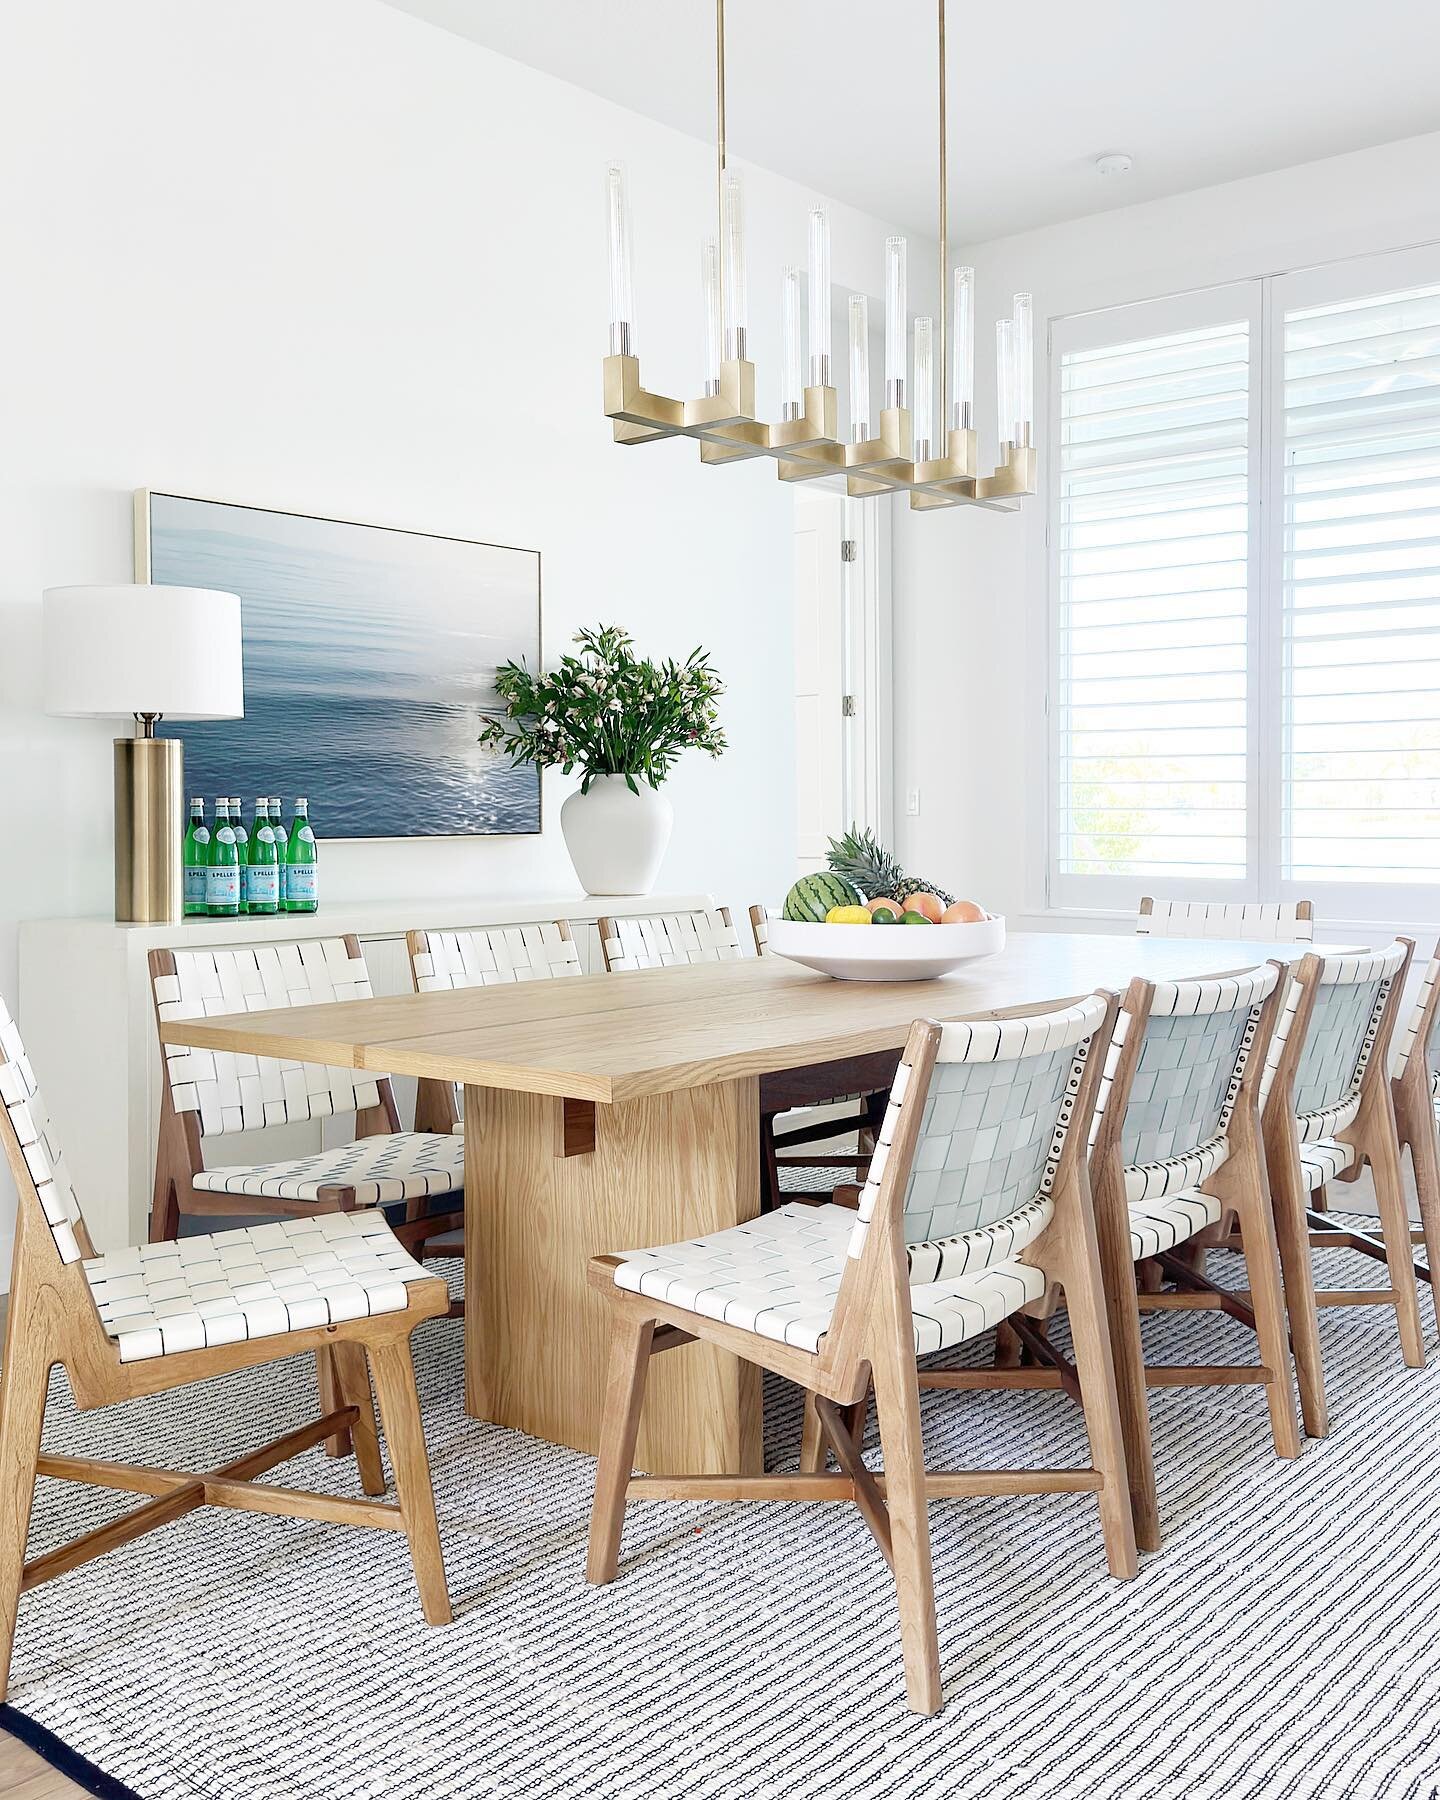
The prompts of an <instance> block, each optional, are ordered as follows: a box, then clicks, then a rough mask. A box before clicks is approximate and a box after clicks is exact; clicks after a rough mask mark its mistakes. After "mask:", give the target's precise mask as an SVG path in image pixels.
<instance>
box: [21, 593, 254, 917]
mask: <svg viewBox="0 0 1440 1800" xmlns="http://www.w3.org/2000/svg"><path fill="white" fill-rule="evenodd" d="M41 635H42V641H43V653H42V659H41V660H42V662H43V665H44V687H45V710H46V712H48V713H54V714H56V715H58V716H59V717H61V718H79V719H94V718H100V719H107V718H126V717H130V716H132V715H133V717H134V720H135V735H134V736H133V737H123V738H116V740H115V917H116V918H117V919H121V920H124V921H126V922H133V921H145V922H154V921H165V922H170V921H173V920H176V919H179V918H180V917H181V916H182V910H183V901H182V892H181V880H182V875H183V867H182V865H183V852H182V848H181V833H182V831H183V830H184V803H185V763H184V750H183V748H182V747H181V744H180V740H179V739H178V738H161V737H156V735H155V722H156V720H157V719H160V718H170V719H238V718H242V717H243V716H244V713H245V680H244V671H243V667H242V663H241V655H240V597H239V595H238V594H222V593H219V592H217V591H215V590H213V589H211V588H190V587H156V586H153V585H149V584H145V583H138V582H137V583H136V584H134V585H133V586H126V587H61V588H46V590H45V605H44V611H43V614H42V634H41Z"/></svg>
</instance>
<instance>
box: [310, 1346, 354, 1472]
mask: <svg viewBox="0 0 1440 1800" xmlns="http://www.w3.org/2000/svg"><path fill="white" fill-rule="evenodd" d="M315 1381H316V1385H317V1386H318V1388H319V1389H320V1410H321V1412H322V1413H328V1412H334V1411H335V1410H336V1409H337V1408H338V1407H341V1406H343V1405H344V1404H345V1401H344V1399H343V1397H342V1390H341V1385H340V1378H339V1376H338V1375H337V1373H336V1370H335V1352H334V1350H317V1351H316V1352H315ZM352 1448H353V1446H352V1443H351V1439H350V1433H349V1432H348V1431H337V1432H336V1433H335V1435H334V1437H328V1438H326V1440H325V1454H326V1455H327V1456H348V1455H349V1454H350V1451H351V1449H352Z"/></svg>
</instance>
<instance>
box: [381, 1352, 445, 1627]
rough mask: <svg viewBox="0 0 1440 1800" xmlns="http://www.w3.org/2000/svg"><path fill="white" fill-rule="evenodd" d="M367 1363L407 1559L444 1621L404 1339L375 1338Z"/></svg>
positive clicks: (426, 1600) (428, 1604)
mask: <svg viewBox="0 0 1440 1800" xmlns="http://www.w3.org/2000/svg"><path fill="white" fill-rule="evenodd" d="M369 1354H370V1368H371V1370H372V1372H373V1374H374V1376H375V1392H376V1393H377V1395H378V1396H379V1399H380V1419H381V1422H382V1424H383V1425H384V1427H385V1438H386V1441H387V1443H388V1444H389V1446H390V1467H391V1469H392V1470H393V1471H394V1475H395V1498H396V1501H397V1502H398V1504H399V1507H400V1516H401V1518H402V1519H403V1520H404V1522H405V1535H406V1537H408V1538H409V1540H410V1561H411V1563H412V1565H413V1566H414V1570H415V1585H416V1587H417V1588H419V1590H420V1605H421V1608H422V1609H423V1611H424V1614H425V1617H426V1619H427V1621H428V1622H429V1623H430V1624H431V1625H448V1624H449V1623H450V1620H451V1618H452V1617H453V1614H452V1613H451V1611H450V1592H449V1589H448V1587H447V1586H446V1582H445V1558H444V1555H443V1553H442V1552H441V1549H440V1524H439V1521H438V1520H437V1519H436V1517H435V1490H434V1488H433V1486H432V1485H431V1480H430V1459H429V1457H428V1456H427V1455H426V1452H425V1428H424V1426H423V1425H422V1423H421V1420H420V1396H419V1394H418V1393H417V1392H416V1389H415V1365H414V1364H413V1363H412V1361H411V1360H410V1345H409V1342H408V1340H406V1339H401V1340H400V1341H399V1342H396V1343H389V1344H376V1345H374V1346H373V1347H372V1348H371V1349H370V1353H369Z"/></svg>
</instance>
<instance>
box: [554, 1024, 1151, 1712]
mask: <svg viewBox="0 0 1440 1800" xmlns="http://www.w3.org/2000/svg"><path fill="white" fill-rule="evenodd" d="M1114 1016H1115V1002H1114V998H1113V996H1095V997H1092V998H1090V999H1086V1000H1083V1001H1081V1002H1079V1003H1078V1004H1076V1005H1071V1006H1065V1007H1062V1008H1060V1009H1058V1010H1056V1011H1053V1012H1045V1013H1040V1014H1037V1015H1032V1016H1029V1017H1026V1018H1019V1019H1003V1020H995V1019H987V1020H980V1021H970V1022H963V1023H947V1024H944V1025H940V1024H936V1023H933V1022H931V1021H928V1020H922V1021H919V1022H917V1023H916V1024H915V1026H914V1027H913V1028H912V1030H911V1032H910V1036H909V1039H908V1042H907V1044H906V1048H905V1053H904V1056H903V1058H902V1060H901V1063H900V1067H899V1069H898V1070H897V1072H896V1077H895V1083H894V1087H893V1089H892V1093H891V1100H890V1106H889V1108H888V1110H887V1112H886V1116H885V1121H884V1124H883V1126H882V1128H881V1134H880V1143H879V1145H878V1147H877V1149H876V1153H875V1158H874V1162H873V1163H872V1166H871V1172H870V1180H869V1181H868V1182H867V1183H866V1185H865V1188H864V1190H863V1192H862V1194H861V1197H860V1206H859V1211H858V1216H857V1214H856V1213H855V1212H852V1211H850V1210H848V1209H846V1208H845V1207H842V1206H834V1205H830V1206H819V1207H811V1206H785V1207H782V1208H781V1209H780V1210H779V1211H778V1212H773V1213H769V1214H767V1215H764V1216H762V1217H760V1218H757V1219H755V1220H753V1221H752V1222H750V1223H749V1224H746V1225H740V1226H736V1227H733V1228H732V1229H730V1230H728V1231H720V1232H716V1233H714V1234H712V1235H711V1236H708V1237H701V1238H696V1239H694V1240H692V1241H690V1242H688V1243H683V1244H671V1245H668V1246H665V1247H663V1248H659V1249H648V1250H639V1251H632V1252H630V1253H628V1254H626V1255H621V1256H606V1257H597V1258H595V1259H594V1260H593V1261H592V1263H591V1265H590V1280H591V1282H592V1284H593V1286H594V1287H595V1288H596V1290H597V1291H598V1292H599V1293H601V1294H602V1295H603V1296H605V1298H606V1300H607V1301H608V1303H609V1305H610V1308H611V1330H612V1336H611V1356H610V1370H609V1379H608V1385H607V1391H606V1400H605V1411H604V1417H603V1422H602V1428H601V1442H600V1461H599V1468H598V1471H597V1474H596V1487H595V1506H594V1511H593V1513H592V1515H591V1524H590V1548H589V1558H588V1562H587V1574H588V1578H589V1579H590V1580H591V1581H592V1582H597V1583H603V1582H608V1581H611V1580H613V1579H614V1577H615V1575H616V1572H617V1569H618V1562H619V1551H620V1539H621V1533H622V1530H623V1526H624V1518H625V1508H626V1502H627V1500H629V1499H632V1498H633V1499H639V1498H646V1497H650V1498H669V1499H705V1500H710V1501H714V1500H721V1499H736V1500H740V1499H744V1500H758V1499H773V1500H787V1501H793V1500H853V1501H854V1503H855V1505H856V1506H857V1508H858V1509H859V1512H860V1514H861V1516H862V1518H863V1519H864V1520H865V1523H866V1524H867V1526H868V1527H869V1528H870V1531H871V1532H872V1534H873V1535H874V1537H875V1539H876V1541H877V1543H878V1545H879V1547H880V1550H881V1553H882V1554H883V1555H884V1556H885V1558H886V1560H887V1562H888V1563H889V1564H890V1566H891V1569H892V1570H893V1572H894V1576H895V1587H896V1595H897V1599H898V1602H899V1611H900V1635H901V1643H902V1646H903V1650H904V1659H905V1686H906V1693H907V1696H908V1698H909V1702H910V1705H911V1707H912V1708H914V1710H915V1711H917V1712H922V1713H933V1712H937V1711H938V1710H939V1708H940V1705H941V1698H942V1696H941V1685H940V1667H939V1645H938V1638H937V1632H936V1621H935V1592H934V1582H933V1577H932V1572H931V1561H930V1532H929V1524H928V1520H927V1514H926V1508H927V1502H928V1501H929V1500H932V1499H939V1498H943V1497H946V1496H959V1495H974V1494H1017V1493H1019V1494H1027V1493H1075V1492H1086V1493H1094V1494H1095V1495H1097V1497H1098V1500H1099V1506H1100V1517H1101V1524H1102V1528H1103V1535H1104V1540H1105V1547H1106V1554H1107V1558H1108V1561H1109V1565H1110V1568H1111V1571H1112V1572H1113V1573H1114V1574H1116V1575H1120V1576H1129V1575H1133V1574H1134V1573H1135V1569H1136V1552H1135V1536H1134V1529H1133V1525H1132V1521H1131V1514H1130V1502H1129V1496H1128V1494H1127V1492H1126V1480H1125V1455H1124V1447H1123V1442H1122V1438H1121V1431H1120V1421H1119V1412H1118V1405H1117V1401H1116V1395H1115V1378H1114V1370H1113V1367H1112V1364H1111V1355H1110V1340H1109V1337H1108V1334H1107V1332H1106V1330H1105V1318H1104V1310H1105V1309H1104V1297H1103V1293H1102V1289H1101V1280H1100V1265H1099V1255H1098V1252H1097V1249H1096V1242H1095V1231H1094V1221H1093V1218H1092V1216H1091V1211H1090V1195H1089V1183H1088V1178H1087V1174H1086V1167H1085V1140H1086V1135H1087V1131H1088V1128H1089V1122H1090V1116H1091V1111H1092V1108H1093V1105H1094V1100H1095V1093H1096V1089H1097V1087H1098V1085H1099V1078H1100V1074H1101V1071H1102V1067H1103V1063H1104V1052H1105V1046H1106V1043H1107V1041H1108V1038H1109V1034H1110V1029H1111V1025H1112V1022H1113V1019H1114ZM1055 1283H1059V1284H1060V1285H1062V1286H1063V1288H1064V1291H1065V1294H1066V1298H1067V1301H1068V1303H1069V1307H1070V1314H1071V1320H1072V1326H1073V1331H1074V1336H1075V1346H1076V1365H1077V1380H1078V1382H1079V1384H1080V1387H1081V1391H1082V1393H1083V1396H1084V1402H1085V1422H1086V1426H1087V1429H1088V1431H1089V1436H1090V1445H1091V1464H1090V1466H1088V1467H1085V1468H1080V1469H1073V1468H1072V1469H1045V1470H1033V1471H1032V1470H1020V1471H1016V1470H1006V1471H989V1472H987V1471H980V1472H972V1473H960V1472H940V1471H931V1470H928V1469H927V1468H926V1466H925V1457H924V1447H923V1444H922V1442H921V1432H920V1392H919V1385H918V1380H917V1370H916V1358H917V1356H918V1355H920V1354H923V1353H925V1352H928V1351H932V1350H938V1349H943V1348H945V1347H946V1346H948V1345H951V1344H959V1343H963V1342H965V1341H966V1340H967V1339H969V1338H973V1337H976V1336H978V1335H979V1334H980V1333H981V1332H983V1331H985V1330H987V1329H988V1328H990V1327H992V1326H994V1325H995V1324H996V1323H997V1322H998V1321H1000V1320H1002V1319H1005V1318H1008V1317H1010V1316H1011V1315H1012V1314H1013V1313H1015V1312H1016V1311H1018V1309H1020V1308H1021V1307H1024V1306H1026V1305H1028V1304H1030V1303H1031V1302H1034V1301H1037V1300H1040V1299H1041V1298H1042V1297H1043V1296H1044V1295H1045V1294H1046V1293H1047V1291H1048V1290H1049V1289H1050V1288H1051V1286H1052V1284H1055ZM695 1339H700V1340H702V1341H704V1342H707V1343H711V1344H716V1345H718V1346H720V1347H721V1348H722V1349H725V1350H729V1351H731V1352H733V1353H734V1354H736V1355H737V1356H740V1357H742V1358H744V1359H745V1360H747V1361H749V1362H751V1363H754V1364H758V1365H759V1366H760V1367H761V1368H765V1369H769V1370H771V1371H773V1372H774V1373H775V1374H777V1375H781V1376H784V1377H785V1378H786V1379H787V1380H789V1381H792V1382H794V1383H796V1384H797V1385H798V1386H800V1387H802V1388H804V1389H805V1390H806V1392H807V1394H808V1396H809V1401H808V1407H809V1417H810V1419H811V1420H813V1421H814V1423H815V1425H816V1426H817V1427H818V1433H819V1434H823V1437H824V1438H825V1439H826V1440H828V1443H829V1445H830V1448H831V1449H832V1450H833V1452H834V1454H835V1456H836V1458H837V1460H838V1462H839V1464H840V1469H841V1473H840V1474H838V1475H830V1474H826V1473H824V1472H822V1471H821V1470H820V1469H819V1467H818V1462H819V1457H818V1451H819V1448H820V1442H819V1435H818V1434H817V1433H816V1432H815V1431H807V1449H806V1455H805V1457H804V1465H805V1466H804V1467H802V1471H801V1472H800V1473H799V1474H798V1475H796V1474H773V1475H755V1476H729V1475H725V1476H701V1477H670V1476H664V1477H655V1478H647V1477H638V1478H636V1477H632V1473H631V1470H632V1459H633V1456H634V1452H635V1443H636V1433H637V1430H638V1426H639V1419H640V1409H641V1405H642V1402H643V1398H644V1392H645V1379H646V1373H647V1370H648V1366H649V1362H650V1358H651V1357H652V1356H653V1355H655V1354H657V1353H659V1352H662V1351H669V1350H672V1349H676V1348H679V1347H681V1346H683V1345H685V1344H688V1343H690V1342H692V1341H694V1340H695ZM872 1379H873V1382H874V1390H875V1397H876V1408H877V1412H878V1416H879V1426H880V1441H881V1445H882V1449H883V1453H884V1462H885V1472H884V1475H883V1476H875V1475H873V1474H872V1473H871V1472H870V1470H869V1469H868V1468H867V1467H866V1466H865V1464H864V1462H863V1461H862V1460H861V1456H860V1449H859V1444H858V1442H857V1439H856V1435H855V1432H854V1429H853V1425H852V1423H851V1421H850V1419H849V1418H848V1417H847V1410H848V1409H851V1408H854V1407H856V1406H857V1405H860V1404H861V1403H863V1401H864V1399H865V1396H866V1393H867V1391H868V1389H869V1385H870V1383H871V1381H872ZM837 1642H838V1640H837ZM836 1653H837V1654H843V1651H841V1650H839V1649H837V1652H836Z"/></svg>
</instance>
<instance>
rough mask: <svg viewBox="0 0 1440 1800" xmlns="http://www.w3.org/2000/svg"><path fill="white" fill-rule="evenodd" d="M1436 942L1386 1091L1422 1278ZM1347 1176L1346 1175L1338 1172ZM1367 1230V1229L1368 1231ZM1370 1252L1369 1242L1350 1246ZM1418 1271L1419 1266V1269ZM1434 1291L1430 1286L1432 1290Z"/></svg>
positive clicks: (1438, 1179)
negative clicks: (1413, 1213)
mask: <svg viewBox="0 0 1440 1800" xmlns="http://www.w3.org/2000/svg"><path fill="white" fill-rule="evenodd" d="M1437 1038H1440V946H1437V947H1436V952H1435V955H1434V956H1432V957H1431V958H1430V961H1429V963H1428V965H1427V966H1426V969H1425V974H1424V977H1423V978H1422V980H1421V983H1420V991H1419V993H1418V994H1417V995H1416V996H1415V1004H1414V1006H1413V1007H1412V1008H1411V1011H1410V1015H1409V1017H1408V1019H1407V1020H1406V1022H1405V1029H1404V1031H1403V1032H1397V1033H1396V1042H1395V1054H1394V1055H1393V1056H1392V1058H1391V1060H1390V1091H1391V1097H1392V1099H1393V1101H1394V1105H1395V1123H1396V1127H1397V1130H1398V1134H1399V1141H1400V1148H1401V1150H1402V1151H1404V1150H1406V1149H1407V1148H1408V1150H1409V1152H1410V1163H1411V1167H1412V1168H1413V1170H1414V1173H1415V1194H1416V1198H1417V1199H1418V1200H1419V1202H1420V1230H1419V1231H1416V1232H1412V1233H1411V1239H1412V1242H1414V1243H1421V1244H1424V1246H1425V1266H1424V1270H1423V1275H1424V1279H1425V1280H1426V1281H1430V1282H1433V1280H1434V1271H1435V1270H1436V1269H1440V1137H1437V1124H1440V1043H1437ZM1341 1179H1342V1180H1343V1179H1345V1177H1343V1176H1342V1177H1341ZM1367 1235H1368V1234H1367ZM1354 1247H1355V1248H1358V1249H1364V1250H1367V1251H1368V1252H1369V1253H1370V1254H1372V1255H1373V1254H1374V1253H1375V1251H1374V1248H1373V1247H1372V1244H1371V1243H1367V1242H1362V1243H1360V1244H1357V1245H1355V1246H1354ZM1421 1272H1422V1271H1419V1270H1417V1273H1421ZM1432 1291H1433V1289H1432Z"/></svg>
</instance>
